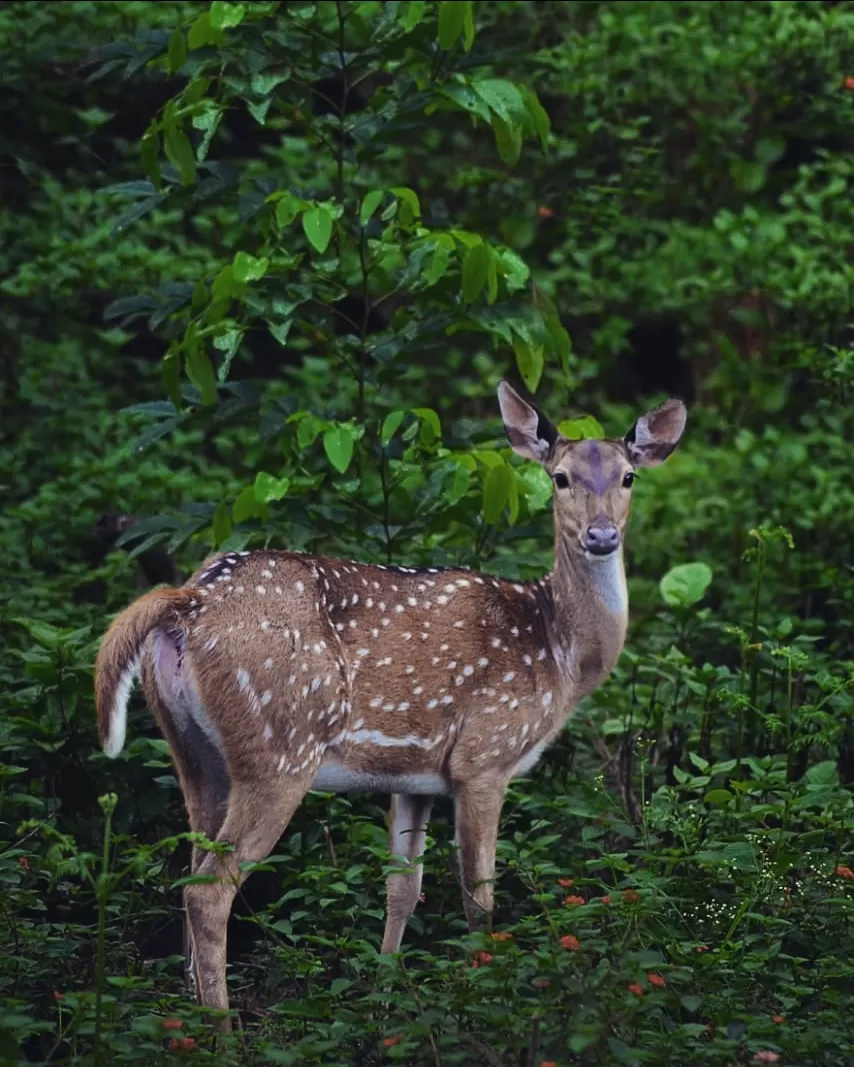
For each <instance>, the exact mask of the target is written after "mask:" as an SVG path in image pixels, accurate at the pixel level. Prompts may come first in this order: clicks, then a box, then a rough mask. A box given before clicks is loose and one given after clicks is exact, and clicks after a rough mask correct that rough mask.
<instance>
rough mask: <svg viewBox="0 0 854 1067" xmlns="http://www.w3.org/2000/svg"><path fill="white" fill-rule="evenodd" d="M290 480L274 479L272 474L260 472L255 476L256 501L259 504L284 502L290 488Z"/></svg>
mask: <svg viewBox="0 0 854 1067" xmlns="http://www.w3.org/2000/svg"><path fill="white" fill-rule="evenodd" d="M290 484H291V480H290V478H274V477H273V475H272V474H266V473H265V472H264V471H259V472H258V473H257V474H256V475H255V499H256V500H257V501H258V503H259V504H269V503H270V502H271V501H273V500H282V499H283V498H284V497H285V496H287V492H288V489H289V488H290Z"/></svg>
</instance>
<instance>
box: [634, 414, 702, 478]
mask: <svg viewBox="0 0 854 1067" xmlns="http://www.w3.org/2000/svg"><path fill="white" fill-rule="evenodd" d="M687 418H688V412H687V411H686V410H685V405H684V404H683V403H682V401H681V400H665V401H664V403H663V404H662V405H661V406H660V407H657V408H654V409H653V410H652V411H648V412H647V413H646V415H641V417H640V418H639V419H638V421H637V422H636V423H635V424H634V426H633V427H632V428H631V430H629V432H628V433H627V434H626V436H625V443H626V448H627V449H628V451H629V459H631V461H632V463H633V464H634V465H635V466H636V467H657V466H658V465H659V463H663V462H664V461H665V460H666V459H667V457H668V456H669V455H670V453H671V452H672V451H673V450H674V449H675V448H676V446H677V445H678V444H679V441H680V440H681V438H682V434H683V433H684V432H685V422H686V420H687Z"/></svg>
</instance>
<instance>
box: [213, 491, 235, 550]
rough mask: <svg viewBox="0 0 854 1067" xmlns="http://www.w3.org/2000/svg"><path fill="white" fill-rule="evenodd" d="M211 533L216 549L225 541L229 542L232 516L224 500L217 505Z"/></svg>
mask: <svg viewBox="0 0 854 1067" xmlns="http://www.w3.org/2000/svg"><path fill="white" fill-rule="evenodd" d="M211 532H212V533H213V543H214V548H218V547H219V546H220V545H221V544H222V543H223V541H227V540H228V538H229V537H231V516H230V515H229V508H228V504H226V502H225V501H224V500H223V501H221V502H220V503H219V504H218V505H217V509H216V511H215V512H214V517H213V521H212V523H211Z"/></svg>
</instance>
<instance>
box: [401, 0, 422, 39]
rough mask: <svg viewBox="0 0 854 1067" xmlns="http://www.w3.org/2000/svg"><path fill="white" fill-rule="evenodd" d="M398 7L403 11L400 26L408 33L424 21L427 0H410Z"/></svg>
mask: <svg viewBox="0 0 854 1067" xmlns="http://www.w3.org/2000/svg"><path fill="white" fill-rule="evenodd" d="M400 6H401V7H402V8H403V9H404V12H403V18H402V20H401V25H402V26H403V28H404V30H406V32H407V33H409V32H410V30H414V29H415V27H416V26H417V25H418V24H419V23H420V22H422V21H423V20H424V16H425V15H426V14H427V0H411V2H410V3H407V4H401V5H400Z"/></svg>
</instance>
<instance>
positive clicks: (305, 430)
mask: <svg viewBox="0 0 854 1067" xmlns="http://www.w3.org/2000/svg"><path fill="white" fill-rule="evenodd" d="M320 430H321V424H320V423H319V422H318V420H317V419H316V418H315V417H314V415H306V416H305V418H303V419H300V421H299V426H298V427H297V443H298V444H299V446H300V448H301V449H302V450H303V451H305V449H306V448H310V447H311V445H313V444H314V442H315V441H316V440H317V435H318V434H319V433H320Z"/></svg>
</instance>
